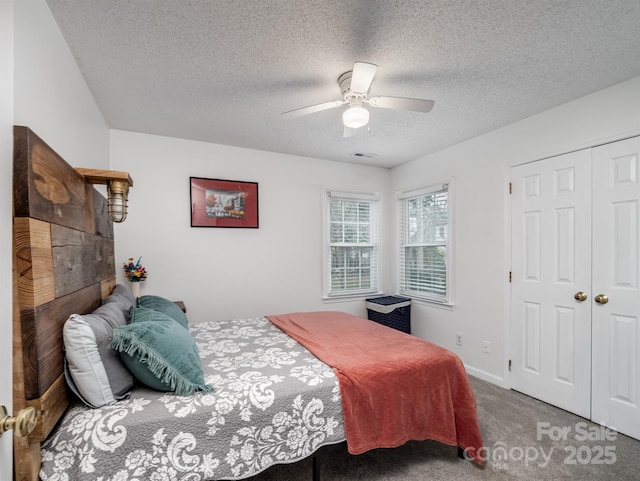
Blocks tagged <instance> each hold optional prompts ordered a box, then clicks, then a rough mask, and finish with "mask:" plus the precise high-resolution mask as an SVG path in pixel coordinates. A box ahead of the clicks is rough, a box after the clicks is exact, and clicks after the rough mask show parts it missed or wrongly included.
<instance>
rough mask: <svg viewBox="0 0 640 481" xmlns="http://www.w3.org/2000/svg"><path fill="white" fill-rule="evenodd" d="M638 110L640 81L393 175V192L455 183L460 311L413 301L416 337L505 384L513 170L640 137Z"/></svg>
mask: <svg viewBox="0 0 640 481" xmlns="http://www.w3.org/2000/svg"><path fill="white" fill-rule="evenodd" d="M638 106H640V77H637V78H634V79H631V80H629V81H627V82H624V83H622V84H619V85H616V86H613V87H610V88H608V89H605V90H602V91H600V92H596V93H594V94H592V95H589V96H586V97H583V98H581V99H578V100H576V101H573V102H570V103H567V104H565V105H562V106H560V107H557V108H554V109H551V110H548V111H546V112H543V113H541V114H538V115H535V116H533V117H530V118H528V119H525V120H522V121H520V122H517V123H514V124H511V125H509V126H506V127H504V128H501V129H498V130H496V131H493V132H491V133H488V134H486V135H483V136H480V137H477V138H474V139H471V140H469V141H466V142H463V143H460V144H457V145H455V146H453V147H451V148H448V149H445V150H443V151H441V152H438V153H436V154H433V155H429V156H426V157H424V158H422V159H419V160H416V161H414V162H412V163H409V164H405V165H403V166H400V167H397V168H395V169H393V170H392V192H394V193H395V192H397V191H401V190H406V189H408V188H411V187H416V186H420V185H429V184H431V183H436V182H440V181H443V180H446V179H449V178H452V177H453V178H454V179H455V191H456V195H455V199H454V201H455V207H454V216H455V217H454V218H455V240H454V256H455V267H454V275H455V298H456V306H455V307H454V309H453V310H451V311H447V310H443V309H438V308H434V307H430V306H428V305H425V304H417V303H414V307H413V310H412V316H413V317H412V328H413V329H414V333H415V334H417V335H419V336H420V337H423V338H425V339H430V340H433V341H434V342H436V343H438V344H440V345H442V346H445V347H447V348H449V349H451V350H453V351H454V352H456V353H458V354H459V355H460V356H461V358H462V359H463V361H464V362H465V364H466V365H467V366H468V368H469V370H470V372H471V373H473V374H476V375H478V376H479V377H483V378H485V379H487V380H490V381H494V382H496V383H501V384H505V385H506V384H507V383H508V379H507V372H506V365H507V364H506V361H507V359H508V345H507V344H506V339H505V338H506V337H507V336H508V306H509V296H510V288H509V283H508V282H507V276H508V272H509V270H510V252H509V251H510V240H509V239H510V237H509V236H510V224H509V215H510V211H509V205H510V200H509V197H508V194H507V190H506V189H507V183H508V181H509V175H510V166H512V165H515V164H519V163H523V162H529V161H533V160H537V159H540V158H544V157H549V156H551V155H556V154H560V153H563V152H568V151H571V150H576V149H580V148H586V147H590V146H593V145H597V144H600V143H603V142H608V141H612V140H617V139H620V138H624V137H628V136H630V135H637V134H640V108H639V107H638ZM395 248H396V249H397V246H396V247H395ZM395 269H397V266H395ZM456 332H460V333H462V334H463V338H464V345H463V347H459V346H456V344H455V333H456ZM484 340H487V341H489V342H490V343H491V354H484V353H483V352H482V342H483V341H484Z"/></svg>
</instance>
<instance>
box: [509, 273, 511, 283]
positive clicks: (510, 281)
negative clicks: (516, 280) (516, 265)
mask: <svg viewBox="0 0 640 481" xmlns="http://www.w3.org/2000/svg"><path fill="white" fill-rule="evenodd" d="M509 282H511V271H509Z"/></svg>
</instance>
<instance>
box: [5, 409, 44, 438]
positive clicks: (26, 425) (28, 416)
mask: <svg viewBox="0 0 640 481" xmlns="http://www.w3.org/2000/svg"><path fill="white" fill-rule="evenodd" d="M37 421H38V412H37V411H36V409H35V408H34V407H33V406H29V407H28V408H24V409H21V410H20V412H19V413H18V415H17V416H16V417H13V416H8V415H7V408H5V407H4V406H0V436H2V435H3V434H4V432H5V431H9V430H10V429H13V432H14V433H15V435H16V436H17V437H19V438H21V437H23V436H26V435H28V434H29V433H31V431H33V429H34V428H35V427H36V422H37Z"/></svg>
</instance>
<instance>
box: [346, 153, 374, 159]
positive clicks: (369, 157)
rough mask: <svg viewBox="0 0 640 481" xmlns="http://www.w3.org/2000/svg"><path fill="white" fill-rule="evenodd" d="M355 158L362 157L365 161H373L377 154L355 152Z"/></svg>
mask: <svg viewBox="0 0 640 481" xmlns="http://www.w3.org/2000/svg"><path fill="white" fill-rule="evenodd" d="M351 155H353V156H354V157H361V158H363V159H373V158H374V157H376V154H367V153H366V152H354V153H353V154H351Z"/></svg>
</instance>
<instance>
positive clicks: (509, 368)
mask: <svg viewBox="0 0 640 481" xmlns="http://www.w3.org/2000/svg"><path fill="white" fill-rule="evenodd" d="M509 372H511V359H509Z"/></svg>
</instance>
